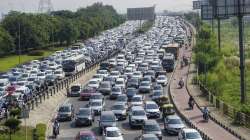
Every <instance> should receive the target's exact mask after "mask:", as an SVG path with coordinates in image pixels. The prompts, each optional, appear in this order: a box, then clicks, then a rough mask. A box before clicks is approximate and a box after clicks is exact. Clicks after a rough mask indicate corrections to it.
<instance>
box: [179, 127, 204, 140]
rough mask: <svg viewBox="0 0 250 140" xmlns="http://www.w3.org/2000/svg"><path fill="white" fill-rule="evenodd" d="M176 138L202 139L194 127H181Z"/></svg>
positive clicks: (181, 139) (186, 139) (185, 139)
mask: <svg viewBox="0 0 250 140" xmlns="http://www.w3.org/2000/svg"><path fill="white" fill-rule="evenodd" d="M178 140H202V137H201V135H200V133H199V132H198V131H197V130H195V129H191V128H183V129H182V130H181V131H180V132H179V135H178Z"/></svg>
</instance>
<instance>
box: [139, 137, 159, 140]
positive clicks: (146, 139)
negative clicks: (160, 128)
mask: <svg viewBox="0 0 250 140" xmlns="http://www.w3.org/2000/svg"><path fill="white" fill-rule="evenodd" d="M142 140H159V139H158V138H157V137H143V138H142Z"/></svg>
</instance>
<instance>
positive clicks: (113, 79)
mask: <svg viewBox="0 0 250 140" xmlns="http://www.w3.org/2000/svg"><path fill="white" fill-rule="evenodd" d="M115 80H116V78H114V77H111V76H107V77H104V78H103V81H107V82H110V84H111V86H114V85H115Z"/></svg>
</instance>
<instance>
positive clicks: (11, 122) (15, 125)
mask: <svg viewBox="0 0 250 140" xmlns="http://www.w3.org/2000/svg"><path fill="white" fill-rule="evenodd" d="M20 124H21V121H20V120H18V119H16V118H13V117H11V118H9V119H8V120H6V121H5V122H4V126H6V127H8V128H9V135H10V139H11V134H12V133H15V132H16V131H17V130H18V129H19V125H20Z"/></svg>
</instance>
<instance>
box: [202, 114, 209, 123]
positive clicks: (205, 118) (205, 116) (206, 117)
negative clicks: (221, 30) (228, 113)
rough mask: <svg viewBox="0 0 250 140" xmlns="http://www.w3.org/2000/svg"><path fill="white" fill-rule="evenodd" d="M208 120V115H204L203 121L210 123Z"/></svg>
mask: <svg viewBox="0 0 250 140" xmlns="http://www.w3.org/2000/svg"><path fill="white" fill-rule="evenodd" d="M208 119H209V115H208V113H203V120H204V121H206V122H208Z"/></svg>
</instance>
